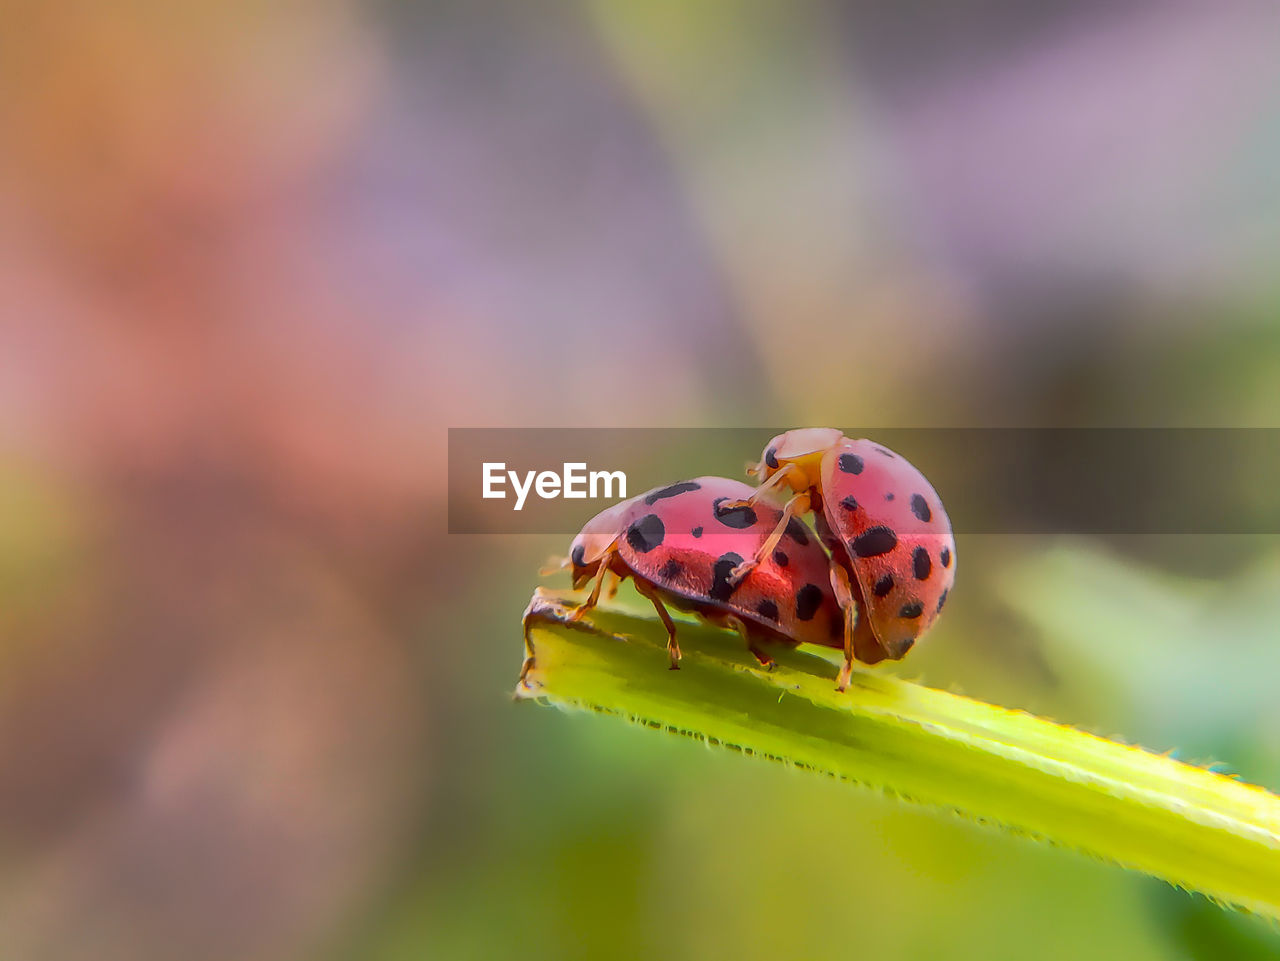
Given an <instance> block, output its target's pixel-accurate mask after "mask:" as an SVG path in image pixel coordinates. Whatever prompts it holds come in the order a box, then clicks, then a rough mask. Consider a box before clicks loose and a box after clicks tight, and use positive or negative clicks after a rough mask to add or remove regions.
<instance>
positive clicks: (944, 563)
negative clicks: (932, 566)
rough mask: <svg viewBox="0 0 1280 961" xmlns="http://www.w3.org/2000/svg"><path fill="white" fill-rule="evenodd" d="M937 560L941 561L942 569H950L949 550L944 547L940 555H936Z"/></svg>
mask: <svg viewBox="0 0 1280 961" xmlns="http://www.w3.org/2000/svg"><path fill="white" fill-rule="evenodd" d="M938 559H939V560H940V561H942V566H943V567H950V566H951V548H949V547H944V548H943V549H942V553H941V554H939V555H938Z"/></svg>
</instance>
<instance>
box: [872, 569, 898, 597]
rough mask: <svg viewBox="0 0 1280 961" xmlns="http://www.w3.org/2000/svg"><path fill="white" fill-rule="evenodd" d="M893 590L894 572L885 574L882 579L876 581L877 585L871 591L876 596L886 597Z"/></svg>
mask: <svg viewBox="0 0 1280 961" xmlns="http://www.w3.org/2000/svg"><path fill="white" fill-rule="evenodd" d="M891 590H893V575H892V574H885V575H884V576H883V577H881V578H880V580H878V581H876V586H875V587H873V588H871V592H872V593H873V594H875V596H876V597H884V596H885V595H886V594H888V593H889V592H890V591H891Z"/></svg>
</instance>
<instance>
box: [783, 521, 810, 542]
mask: <svg viewBox="0 0 1280 961" xmlns="http://www.w3.org/2000/svg"><path fill="white" fill-rule="evenodd" d="M787 536H788V537H790V538H791V539H792V540H793V541H795V542H796V543H797V544H799V545H800V546H801V547H807V546H808V544H809V532H808V531H806V530H805V529H804V525H803V524H801V523H800V521H799V520H798V519H797V518H794V517H793V518H791V520H789V521H787Z"/></svg>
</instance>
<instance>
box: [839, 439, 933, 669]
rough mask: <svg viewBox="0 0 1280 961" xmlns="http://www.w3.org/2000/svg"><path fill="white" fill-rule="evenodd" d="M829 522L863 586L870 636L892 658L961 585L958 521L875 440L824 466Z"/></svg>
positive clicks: (849, 446) (848, 445)
mask: <svg viewBox="0 0 1280 961" xmlns="http://www.w3.org/2000/svg"><path fill="white" fill-rule="evenodd" d="M822 485H823V491H822V493H823V505H822V506H823V516H824V518H825V520H826V523H827V526H828V527H829V528H830V529H831V531H832V534H833V539H834V541H835V543H834V544H833V545H832V548H833V553H837V554H841V553H842V554H843V558H842V559H843V560H844V561H845V562H846V563H847V564H848V566H849V569H850V571H851V572H852V574H853V576H854V578H855V579H856V580H857V583H858V587H859V588H860V593H861V599H862V601H863V603H864V606H865V610H866V614H867V617H868V618H869V620H870V622H871V629H872V631H873V632H874V633H875V635H876V637H877V639H878V640H879V641H880V644H881V645H882V646H883V647H884V648H885V650H886V651H887V652H888V654H889V656H890V657H892V658H895V659H896V658H900V657H902V656H903V655H905V654H906V653H907V651H908V650H910V649H911V645H912V644H914V643H915V640H916V638H918V637H919V636H920V635H921V634H923V633H924V632H925V631H927V630H928V629H929V627H930V626H932V624H933V622H934V621H935V620H936V619H937V616H938V614H939V613H940V612H941V611H942V606H943V604H945V603H946V599H947V592H948V591H949V590H950V589H951V585H952V584H953V583H954V582H955V542H954V539H953V538H952V534H951V521H950V519H949V518H948V517H947V513H946V510H945V509H944V508H943V506H942V501H941V499H940V498H939V497H938V494H937V492H936V491H934V489H933V486H932V485H931V484H930V483H929V482H928V481H927V480H926V479H925V477H924V475H923V474H921V473H920V471H918V470H917V469H916V468H915V467H914V466H913V465H912V464H911V463H910V462H908V461H907V460H906V459H905V458H902V457H900V456H898V455H897V454H895V453H893V452H892V451H890V450H888V449H886V448H884V447H881V446H879V445H877V444H873V443H872V442H871V441H868V440H844V441H842V442H841V443H839V444H837V445H836V446H834V447H832V448H831V449H830V450H828V451H827V453H826V454H825V455H824V456H823V458H822Z"/></svg>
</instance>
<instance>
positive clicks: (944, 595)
mask: <svg viewBox="0 0 1280 961" xmlns="http://www.w3.org/2000/svg"><path fill="white" fill-rule="evenodd" d="M950 593H951V589H950V588H947V589H946V590H945V591H943V592H942V596H941V597H939V598H938V609H937V610H936V611H934V613H935V614H941V613H942V605H943V604H945V603H947V595H948V594H950Z"/></svg>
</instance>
